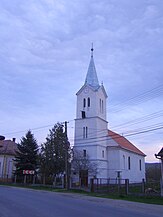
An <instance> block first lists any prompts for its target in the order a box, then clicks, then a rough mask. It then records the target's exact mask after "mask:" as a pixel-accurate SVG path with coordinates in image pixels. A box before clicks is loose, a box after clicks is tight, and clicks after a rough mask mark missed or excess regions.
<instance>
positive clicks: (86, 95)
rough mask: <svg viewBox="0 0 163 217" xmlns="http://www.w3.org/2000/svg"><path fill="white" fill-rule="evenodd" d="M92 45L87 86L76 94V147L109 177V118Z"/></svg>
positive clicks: (104, 175)
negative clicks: (107, 138)
mask: <svg viewBox="0 0 163 217" xmlns="http://www.w3.org/2000/svg"><path fill="white" fill-rule="evenodd" d="M93 50H94V49H93V46H92V48H91V59H90V63H89V67H88V71H87V74H86V78H85V82H84V85H83V86H82V87H81V88H80V90H79V91H78V92H77V93H76V95H77V105H76V119H75V137H74V150H78V151H82V152H83V155H86V154H88V156H89V158H90V160H91V161H94V162H96V163H97V164H98V165H99V166H98V172H99V174H101V175H100V176H101V177H107V153H106V152H107V148H106V147H107V142H106V137H107V134H108V129H107V120H106V99H107V94H106V91H105V88H104V86H103V84H101V85H100V84H99V81H98V77H97V73H96V68H95V64H94V57H93Z"/></svg>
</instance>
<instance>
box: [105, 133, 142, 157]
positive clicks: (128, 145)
mask: <svg viewBox="0 0 163 217" xmlns="http://www.w3.org/2000/svg"><path fill="white" fill-rule="evenodd" d="M108 135H109V136H110V137H111V138H112V139H113V140H114V141H115V142H116V143H117V144H118V145H119V146H120V147H121V148H124V149H126V150H128V151H132V152H134V153H136V154H139V155H142V156H146V155H145V154H144V153H143V152H142V151H140V150H139V149H138V148H137V147H135V146H134V145H133V144H132V143H131V142H129V141H128V140H127V139H126V138H125V137H123V136H121V135H119V134H117V133H115V132H113V131H111V130H108Z"/></svg>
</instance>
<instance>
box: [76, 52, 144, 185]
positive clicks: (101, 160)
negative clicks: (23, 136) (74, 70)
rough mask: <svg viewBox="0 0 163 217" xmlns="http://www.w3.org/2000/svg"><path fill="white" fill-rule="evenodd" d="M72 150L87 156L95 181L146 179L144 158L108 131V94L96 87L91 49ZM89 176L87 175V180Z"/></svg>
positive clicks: (137, 150)
mask: <svg viewBox="0 0 163 217" xmlns="http://www.w3.org/2000/svg"><path fill="white" fill-rule="evenodd" d="M76 95H77V108H76V119H75V137H74V150H78V151H80V152H81V151H82V152H83V156H86V154H88V155H89V157H90V161H92V162H95V163H96V165H97V170H98V173H97V178H107V179H108V178H113V179H115V178H117V177H120V178H121V179H129V181H130V182H140V181H142V179H143V178H145V154H144V153H143V152H141V151H140V150H139V149H138V148H136V147H135V146H134V145H133V144H132V143H131V142H129V141H128V140H127V139H126V138H124V137H123V136H120V135H119V134H117V133H115V132H113V131H111V130H110V129H109V130H108V126H107V125H108V122H107V117H106V105H107V103H106V100H107V93H106V91H105V88H104V86H103V84H101V85H100V84H99V82H98V77H97V73H96V69H95V64H94V58H93V48H92V49H91V60H90V64H89V67H88V71H87V75H86V79H85V83H84V85H83V86H82V87H81V88H80V90H79V91H78V92H77V94H76ZM89 177H90V175H89V174H88V178H89Z"/></svg>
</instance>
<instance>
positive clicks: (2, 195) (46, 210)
mask: <svg viewBox="0 0 163 217" xmlns="http://www.w3.org/2000/svg"><path fill="white" fill-rule="evenodd" d="M162 213H163V206H159V205H148V204H141V203H134V202H127V201H120V200H110V199H103V198H94V197H88V196H83V195H76V194H67V193H54V192H46V191H35V190H30V189H23V188H14V187H4V186H0V217H119V216H120V217H160V216H161V215H162Z"/></svg>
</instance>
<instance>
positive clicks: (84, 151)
mask: <svg viewBox="0 0 163 217" xmlns="http://www.w3.org/2000/svg"><path fill="white" fill-rule="evenodd" d="M86 155H87V151H86V150H85V149H84V150H83V157H86Z"/></svg>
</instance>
